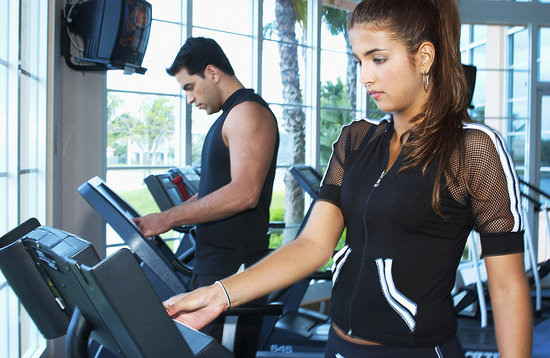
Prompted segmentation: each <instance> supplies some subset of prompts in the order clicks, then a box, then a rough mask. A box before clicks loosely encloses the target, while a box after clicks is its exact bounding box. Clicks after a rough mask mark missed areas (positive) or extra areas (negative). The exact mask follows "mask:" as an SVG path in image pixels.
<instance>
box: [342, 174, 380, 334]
mask: <svg viewBox="0 0 550 358" xmlns="http://www.w3.org/2000/svg"><path fill="white" fill-rule="evenodd" d="M385 175H386V169H384V170H383V171H382V173H380V176H379V177H378V180H376V183H374V185H373V186H372V189H371V191H370V193H369V196H368V198H367V202H366V204H365V212H364V214H363V220H366V216H367V207H368V205H369V201H370V198H371V196H372V193H374V191H375V190H376V188H378V187H379V186H380V183H381V182H382V179H384V176H385ZM367 236H368V235H367V225H366V224H365V245H364V246H363V258H362V260H361V266H360V267H359V273H358V275H357V281H356V282H355V288H354V289H353V294H352V295H351V300H350V304H349V310H348V332H347V333H348V336H351V335H352V334H353V330H352V328H351V327H352V325H351V317H352V316H351V312H352V306H353V301H355V296H356V295H357V291H358V289H359V282H360V278H361V273H362V272H363V266H364V264H365V255H366V254H367V241H366V237H367Z"/></svg>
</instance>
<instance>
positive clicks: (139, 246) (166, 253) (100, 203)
mask: <svg viewBox="0 0 550 358" xmlns="http://www.w3.org/2000/svg"><path fill="white" fill-rule="evenodd" d="M78 192H79V193H80V195H82V197H83V198H84V199H85V200H86V201H87V202H88V204H90V206H92V208H93V209H94V210H95V211H96V212H97V213H98V214H99V215H100V216H101V217H102V218H103V219H104V220H105V222H106V223H108V224H109V225H110V226H111V227H112V228H113V229H114V230H115V231H116V233H117V234H118V235H119V236H120V237H121V238H122V239H123V240H124V242H125V243H126V244H127V245H128V246H129V248H130V250H131V251H132V252H134V253H135V255H136V256H137V258H138V259H139V260H140V261H141V264H142V267H143V269H144V272H145V274H146V275H147V277H149V280H150V282H151V283H152V284H153V286H154V287H155V290H156V291H157V294H158V295H159V296H160V298H161V299H162V300H165V299H168V298H170V297H172V296H174V295H176V294H178V293H183V292H186V291H187V290H188V287H187V284H188V282H189V279H190V277H191V274H192V268H191V267H190V266H188V265H186V264H185V263H183V262H181V261H180V260H179V259H178V258H177V257H176V255H175V254H174V253H173V252H172V250H171V249H170V248H169V247H168V245H166V243H165V242H164V240H162V238H161V237H160V236H158V235H156V236H151V237H145V236H143V234H142V233H141V231H140V230H139V228H138V227H137V225H136V224H135V223H134V222H133V220H132V219H133V218H135V217H139V216H140V215H139V213H138V212H137V211H136V210H135V209H134V208H133V207H132V206H131V205H130V204H128V203H127V202H126V201H125V200H124V199H122V198H121V197H120V196H119V195H118V194H116V193H115V192H114V191H113V190H111V189H110V188H109V186H107V184H106V183H105V182H104V181H103V180H102V179H101V178H99V177H94V178H91V179H90V180H88V181H86V182H84V183H83V184H81V185H80V186H79V187H78Z"/></svg>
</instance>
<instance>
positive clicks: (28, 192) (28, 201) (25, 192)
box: [19, 171, 45, 220]
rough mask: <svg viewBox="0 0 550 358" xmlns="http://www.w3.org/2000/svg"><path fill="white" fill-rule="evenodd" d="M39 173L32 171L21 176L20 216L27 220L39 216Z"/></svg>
mask: <svg viewBox="0 0 550 358" xmlns="http://www.w3.org/2000/svg"><path fill="white" fill-rule="evenodd" d="M38 179H39V177H38V173H37V172H35V171H34V172H31V173H27V174H22V175H20V176H19V216H20V217H21V218H24V219H25V220H26V219H28V218H30V217H38V195H44V194H45V193H38Z"/></svg>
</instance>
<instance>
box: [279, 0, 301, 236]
mask: <svg viewBox="0 0 550 358" xmlns="http://www.w3.org/2000/svg"><path fill="white" fill-rule="evenodd" d="M299 3H300V0H276V3H275V19H276V26H277V32H278V35H279V43H278V46H279V56H280V59H281V62H280V63H279V65H280V69H281V83H282V87H283V101H284V104H285V106H284V109H283V126H284V128H285V129H286V131H287V132H288V133H289V135H290V136H291V145H292V151H291V152H292V154H293V156H292V162H293V163H294V164H303V163H304V159H305V133H304V132H305V130H304V129H305V118H306V116H305V113H304V111H303V110H302V107H301V106H302V90H301V88H300V73H299V65H298V41H297V39H296V31H295V26H296V21H297V16H296V14H297V11H296V7H297V5H299ZM302 19H303V18H302ZM284 180H285V223H286V225H295V224H298V223H299V222H300V221H301V220H302V217H303V214H304V193H303V191H302V188H301V187H300V185H299V184H298V183H297V182H296V180H294V178H293V177H292V175H291V174H290V173H289V172H288V171H287V172H286V173H285V179H284ZM288 236H290V233H289V234H286V235H283V243H284V242H288V241H290V240H291V239H292V237H288Z"/></svg>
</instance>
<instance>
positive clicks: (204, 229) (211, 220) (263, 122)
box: [135, 37, 279, 339]
mask: <svg viewBox="0 0 550 358" xmlns="http://www.w3.org/2000/svg"><path fill="white" fill-rule="evenodd" d="M166 71H167V72H168V74H169V75H171V76H174V77H175V78H176V80H177V81H178V83H179V84H180V85H181V87H182V88H183V90H184V91H185V93H186V96H187V103H189V104H195V105H196V106H197V107H199V108H201V109H204V110H206V112H208V113H209V114H211V113H216V112H219V111H220V110H221V111H222V114H221V115H220V116H219V118H218V119H217V120H216V121H215V122H214V124H213V125H212V127H211V128H210V130H209V132H208V134H207V136H206V138H205V140H204V145H203V149H202V157H201V179H200V185H199V193H198V194H197V195H195V196H194V197H192V198H191V199H189V200H187V201H186V202H184V203H183V204H181V205H178V206H176V207H173V208H171V209H169V210H166V211H164V212H162V213H154V214H149V215H146V216H143V217H140V218H136V219H135V222H136V224H137V225H138V226H139V228H140V230H141V231H142V233H143V234H144V235H145V236H151V235H157V234H160V233H163V232H166V231H168V230H170V229H171V228H172V227H175V226H180V225H188V224H197V230H196V232H197V239H196V251H195V266H194V271H193V276H192V278H191V288H192V289H195V288H197V287H201V286H205V285H210V284H212V283H214V282H215V281H216V280H219V279H222V278H224V277H227V276H229V275H231V274H233V273H235V272H236V271H237V270H238V269H239V267H240V266H241V264H244V265H245V266H249V265H251V264H253V263H255V262H256V261H258V260H259V259H260V258H261V257H263V256H264V255H265V254H266V253H267V248H268V241H269V239H268V236H267V230H268V223H269V206H270V203H271V192H272V188H273V180H274V176H275V168H276V160H277V151H278V146H279V133H278V129H277V122H276V119H275V116H274V115H273V113H272V112H271V110H270V109H269V107H268V105H267V104H266V103H265V101H263V99H262V98H261V97H259V96H258V95H256V94H254V92H253V91H252V90H250V89H245V88H244V86H243V85H242V84H241V83H240V81H239V80H238V79H237V77H236V76H235V73H234V71H233V68H232V67H231V64H230V63H229V60H228V59H227V57H226V56H225V54H224V52H223V50H222V49H221V48H220V46H219V45H218V44H217V43H216V42H215V41H214V40H212V39H207V38H201V37H199V38H189V39H187V41H186V42H185V44H184V45H183V47H182V48H181V49H180V51H179V53H178V54H177V56H176V58H175V60H174V62H173V64H172V66H171V67H170V68H168V69H167V70H166ZM256 331H259V328H257V329H256ZM206 332H207V333H209V334H210V335H212V336H214V337H216V338H218V339H221V329H220V327H219V325H218V326H217V328H215V329H214V330H212V329H209V330H207V331H206Z"/></svg>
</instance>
